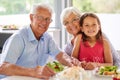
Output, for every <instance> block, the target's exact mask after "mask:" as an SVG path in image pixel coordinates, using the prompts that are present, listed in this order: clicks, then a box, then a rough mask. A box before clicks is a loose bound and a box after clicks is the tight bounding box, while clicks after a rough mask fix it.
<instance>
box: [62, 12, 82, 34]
mask: <svg viewBox="0 0 120 80" xmlns="http://www.w3.org/2000/svg"><path fill="white" fill-rule="evenodd" d="M79 20H80V18H79V17H78V16H76V15H75V14H73V13H71V14H70V15H69V16H68V17H67V18H66V19H65V20H64V22H63V24H64V26H65V28H66V30H67V32H69V33H70V34H72V35H74V36H76V35H77V33H78V32H79V31H80V25H79Z"/></svg>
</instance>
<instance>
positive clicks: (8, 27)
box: [2, 24, 18, 29]
mask: <svg viewBox="0 0 120 80" xmlns="http://www.w3.org/2000/svg"><path fill="white" fill-rule="evenodd" d="M2 28H3V29H18V28H17V26H16V25H14V24H13V25H4V26H3V27H2Z"/></svg>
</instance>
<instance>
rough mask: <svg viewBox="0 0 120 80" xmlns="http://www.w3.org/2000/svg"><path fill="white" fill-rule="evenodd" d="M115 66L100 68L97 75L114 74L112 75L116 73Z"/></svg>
mask: <svg viewBox="0 0 120 80" xmlns="http://www.w3.org/2000/svg"><path fill="white" fill-rule="evenodd" d="M117 69H118V68H117V66H104V67H103V66H102V67H100V68H99V71H98V73H99V74H100V75H103V74H104V73H105V72H114V73H116V71H117Z"/></svg>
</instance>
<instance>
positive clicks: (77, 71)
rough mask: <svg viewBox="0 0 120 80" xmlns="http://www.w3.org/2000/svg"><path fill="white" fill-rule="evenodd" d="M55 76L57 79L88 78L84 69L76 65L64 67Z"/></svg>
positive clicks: (77, 79) (82, 79) (85, 79)
mask: <svg viewBox="0 0 120 80" xmlns="http://www.w3.org/2000/svg"><path fill="white" fill-rule="evenodd" d="M56 76H57V78H58V79H59V80H89V78H88V76H87V73H86V71H85V70H84V69H83V68H81V67H77V66H73V67H69V68H66V69H65V70H63V71H62V72H60V73H58V74H57V75H56Z"/></svg>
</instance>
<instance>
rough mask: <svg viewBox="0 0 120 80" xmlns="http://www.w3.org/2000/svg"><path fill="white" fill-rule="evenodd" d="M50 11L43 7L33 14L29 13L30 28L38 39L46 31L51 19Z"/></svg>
mask: <svg viewBox="0 0 120 80" xmlns="http://www.w3.org/2000/svg"><path fill="white" fill-rule="evenodd" d="M51 15H52V14H51V13H50V12H49V11H48V10H47V9H44V8H39V9H37V10H36V12H35V14H30V18H31V28H32V30H33V33H34V34H35V37H36V38H37V39H39V38H40V37H41V36H42V35H43V33H44V32H46V31H47V29H48V27H49V24H50V22H51V21H52V20H51Z"/></svg>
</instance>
